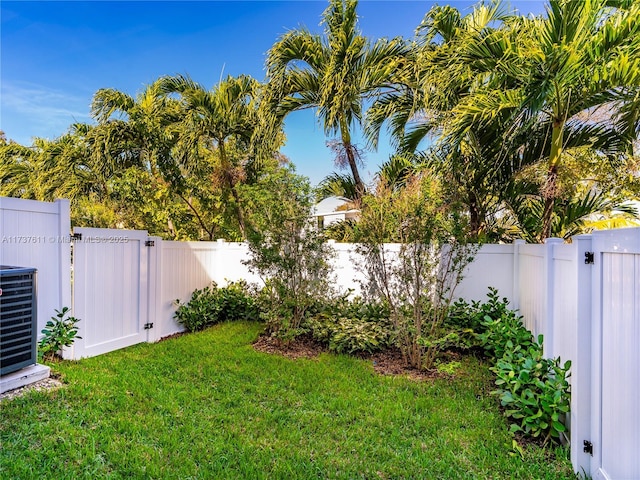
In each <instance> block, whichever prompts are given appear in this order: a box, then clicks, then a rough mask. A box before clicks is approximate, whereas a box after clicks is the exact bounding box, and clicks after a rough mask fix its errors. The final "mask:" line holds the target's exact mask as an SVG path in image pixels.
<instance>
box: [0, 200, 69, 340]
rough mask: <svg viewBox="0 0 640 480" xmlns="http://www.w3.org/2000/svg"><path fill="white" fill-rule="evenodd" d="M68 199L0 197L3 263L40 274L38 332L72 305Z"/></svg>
mask: <svg viewBox="0 0 640 480" xmlns="http://www.w3.org/2000/svg"><path fill="white" fill-rule="evenodd" d="M70 233H71V221H70V216H69V201H68V200H56V201H55V202H53V203H49V202H37V201H35V200H23V199H20V198H6V197H0V265H10V266H18V267H32V268H36V269H37V270H38V273H37V301H38V304H37V309H38V312H37V313H38V329H37V331H38V333H40V332H41V331H42V329H43V328H44V327H45V324H46V323H47V321H48V320H49V318H50V317H52V316H53V315H55V310H61V309H62V308H63V307H71V280H70V278H71V241H70V238H69V235H70Z"/></svg>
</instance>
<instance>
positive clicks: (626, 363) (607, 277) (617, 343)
mask: <svg viewBox="0 0 640 480" xmlns="http://www.w3.org/2000/svg"><path fill="white" fill-rule="evenodd" d="M593 244H594V254H595V255H594V257H595V258H594V261H595V265H594V266H595V267H596V268H595V269H594V281H593V285H594V289H593V292H594V299H593V300H594V307H593V308H594V315H593V324H592V327H593V328H592V331H593V344H592V345H593V353H594V355H593V363H592V369H593V373H592V375H593V377H592V391H593V396H592V439H593V460H592V467H591V474H592V475H593V478H594V479H636V478H640V455H638V452H640V408H638V399H640V349H639V348H638V345H640V228H636V229H626V230H621V231H618V232H613V231H612V232H596V233H595V234H594V241H593Z"/></svg>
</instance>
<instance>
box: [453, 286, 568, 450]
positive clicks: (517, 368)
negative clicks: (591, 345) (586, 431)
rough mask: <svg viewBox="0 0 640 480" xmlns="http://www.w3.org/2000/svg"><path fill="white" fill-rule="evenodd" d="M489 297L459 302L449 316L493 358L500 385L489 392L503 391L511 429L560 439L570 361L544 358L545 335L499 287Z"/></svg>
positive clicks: (503, 401)
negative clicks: (471, 330) (536, 333)
mask: <svg viewBox="0 0 640 480" xmlns="http://www.w3.org/2000/svg"><path fill="white" fill-rule="evenodd" d="M488 297H489V301H488V302H486V303H484V304H480V303H478V302H474V303H472V304H471V305H469V304H466V303H465V302H457V303H456V304H455V305H454V308H453V309H452V313H451V315H450V316H449V318H450V320H449V321H450V322H452V323H454V324H457V325H459V326H466V327H473V328H474V329H475V330H476V331H477V333H476V337H477V339H478V344H479V345H480V346H482V348H483V349H484V352H485V354H486V355H487V356H488V357H489V358H491V359H492V361H493V363H494V366H493V367H491V370H492V371H493V372H494V373H495V375H496V380H495V384H496V386H497V387H498V388H496V390H494V391H493V392H491V393H492V394H494V395H496V396H498V397H499V399H500V403H501V405H502V406H503V407H504V415H505V416H506V417H507V418H508V419H509V420H510V421H511V426H510V431H511V432H512V433H516V432H518V433H522V434H524V435H526V436H529V437H533V438H539V439H541V440H542V442H543V444H547V443H548V442H549V441H553V442H556V443H557V442H559V441H560V437H561V434H562V433H563V432H565V431H566V427H565V425H564V423H563V422H564V420H565V417H566V415H567V413H568V412H569V407H570V401H571V394H570V386H569V382H568V381H567V378H568V377H569V370H570V368H571V362H570V361H567V362H565V363H564V365H562V364H561V362H560V358H554V359H549V358H544V357H543V355H542V354H543V348H542V344H543V343H542V342H543V337H542V335H540V336H539V337H538V339H537V341H536V340H535V339H534V338H533V335H532V334H531V332H529V331H528V330H527V329H526V328H525V326H524V325H523V323H522V317H521V316H519V315H518V314H517V313H516V312H515V311H513V310H510V309H509V308H508V301H507V299H506V298H503V299H502V300H500V298H499V296H498V292H497V290H496V289H490V290H489V294H488ZM465 317H466V319H465ZM465 322H466V323H465Z"/></svg>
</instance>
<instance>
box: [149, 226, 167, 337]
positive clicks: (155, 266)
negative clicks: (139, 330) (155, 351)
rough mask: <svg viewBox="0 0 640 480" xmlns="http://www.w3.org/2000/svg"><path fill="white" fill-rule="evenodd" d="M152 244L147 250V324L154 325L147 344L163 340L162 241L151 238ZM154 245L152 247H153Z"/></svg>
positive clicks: (158, 238)
mask: <svg viewBox="0 0 640 480" xmlns="http://www.w3.org/2000/svg"><path fill="white" fill-rule="evenodd" d="M149 241H150V242H152V243H151V244H150V246H149V248H147V279H148V280H147V288H148V289H149V295H148V297H147V302H148V307H147V323H152V324H154V325H153V328H150V329H149V330H147V342H157V341H158V340H160V338H162V332H163V327H164V326H163V323H164V321H165V319H164V318H162V305H160V302H161V300H162V290H161V289H162V239H161V238H160V237H149ZM151 245H152V246H151Z"/></svg>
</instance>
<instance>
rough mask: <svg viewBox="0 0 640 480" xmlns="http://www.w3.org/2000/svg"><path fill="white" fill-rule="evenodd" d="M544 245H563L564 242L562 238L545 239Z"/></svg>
mask: <svg viewBox="0 0 640 480" xmlns="http://www.w3.org/2000/svg"><path fill="white" fill-rule="evenodd" d="M544 243H545V244H547V243H564V240H563V239H562V238H545V239H544Z"/></svg>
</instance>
